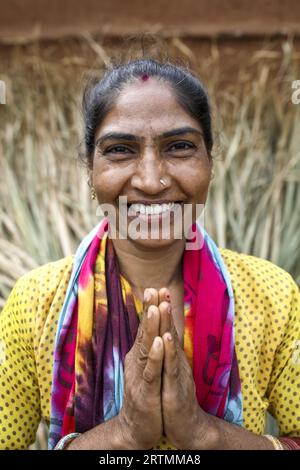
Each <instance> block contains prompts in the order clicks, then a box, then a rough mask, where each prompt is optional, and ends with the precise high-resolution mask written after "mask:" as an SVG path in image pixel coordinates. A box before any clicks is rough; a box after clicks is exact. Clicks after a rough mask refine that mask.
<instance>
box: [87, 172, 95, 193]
mask: <svg viewBox="0 0 300 470" xmlns="http://www.w3.org/2000/svg"><path fill="white" fill-rule="evenodd" d="M87 183H88V185H89V187H90V188H92V187H93V186H94V185H93V168H90V167H88V168H87Z"/></svg>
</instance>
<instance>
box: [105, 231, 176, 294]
mask: <svg viewBox="0 0 300 470" xmlns="http://www.w3.org/2000/svg"><path fill="white" fill-rule="evenodd" d="M113 245H114V249H115V252H116V255H117V258H118V262H119V268H120V272H121V274H122V275H123V276H124V277H125V278H126V279H127V281H128V282H129V283H130V285H131V286H132V288H133V291H134V292H135V294H136V295H137V296H138V297H139V298H140V299H143V294H144V290H145V289H146V288H149V287H153V288H154V289H160V288H162V287H168V288H171V287H172V286H175V285H177V284H178V283H180V282H181V281H182V263H181V261H182V255H183V251H184V247H185V243H184V240H175V241H174V243H173V244H172V245H170V246H169V247H162V248H155V249H153V248H151V249H149V248H148V249H147V248H143V247H139V246H137V244H136V243H134V242H132V241H131V240H122V239H117V240H113Z"/></svg>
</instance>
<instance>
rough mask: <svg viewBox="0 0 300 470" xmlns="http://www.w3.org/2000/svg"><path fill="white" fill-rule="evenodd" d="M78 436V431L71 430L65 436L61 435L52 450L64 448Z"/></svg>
mask: <svg viewBox="0 0 300 470" xmlns="http://www.w3.org/2000/svg"><path fill="white" fill-rule="evenodd" d="M78 436H80V432H72V433H71V434H67V435H66V436H64V437H62V438H61V439H60V441H58V443H57V444H56V446H55V447H54V450H64V449H65V448H66V447H67V445H68V444H69V443H70V442H71V441H73V440H74V439H75V438H76V437H78Z"/></svg>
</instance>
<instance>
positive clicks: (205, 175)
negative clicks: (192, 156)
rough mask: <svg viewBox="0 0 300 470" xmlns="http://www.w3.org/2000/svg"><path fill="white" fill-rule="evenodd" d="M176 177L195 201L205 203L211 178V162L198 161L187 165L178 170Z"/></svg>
mask: <svg viewBox="0 0 300 470" xmlns="http://www.w3.org/2000/svg"><path fill="white" fill-rule="evenodd" d="M178 170H179V169H178ZM176 179H177V181H178V183H179V184H180V186H181V188H182V189H183V190H184V192H185V194H187V195H188V196H189V197H190V198H191V199H193V200H194V201H195V202H199V203H204V202H205V200H206V196H207V191H208V188H209V183H210V180H211V166H210V163H209V162H207V163H206V162H205V163H204V162H199V161H196V162H194V163H193V164H192V165H191V164H189V165H186V166H185V167H184V168H181V171H177V172H176Z"/></svg>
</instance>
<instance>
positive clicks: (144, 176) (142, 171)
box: [131, 148, 169, 195]
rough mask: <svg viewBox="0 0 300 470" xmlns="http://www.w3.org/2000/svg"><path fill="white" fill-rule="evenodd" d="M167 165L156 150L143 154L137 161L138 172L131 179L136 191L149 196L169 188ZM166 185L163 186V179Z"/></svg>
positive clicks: (146, 151) (149, 149) (148, 150)
mask: <svg viewBox="0 0 300 470" xmlns="http://www.w3.org/2000/svg"><path fill="white" fill-rule="evenodd" d="M165 170H166V169H165V164H164V162H163V161H162V160H161V158H160V156H159V154H158V152H156V150H155V149H152V148H148V149H147V150H145V151H144V152H143V154H142V155H141V156H140V158H139V159H138V161H137V166H136V170H135V172H134V175H133V176H132V179H131V184H132V186H133V187H134V188H135V189H139V190H140V191H141V192H144V193H147V194H153V195H154V194H157V193H160V192H162V191H163V190H164V189H165V188H166V187H168V186H169V184H168V183H167V181H169V178H168V177H167V176H166V171H165ZM162 178H163V179H164V181H165V183H166V185H164V186H163V185H162V183H161V181H160V180H161V179H162Z"/></svg>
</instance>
